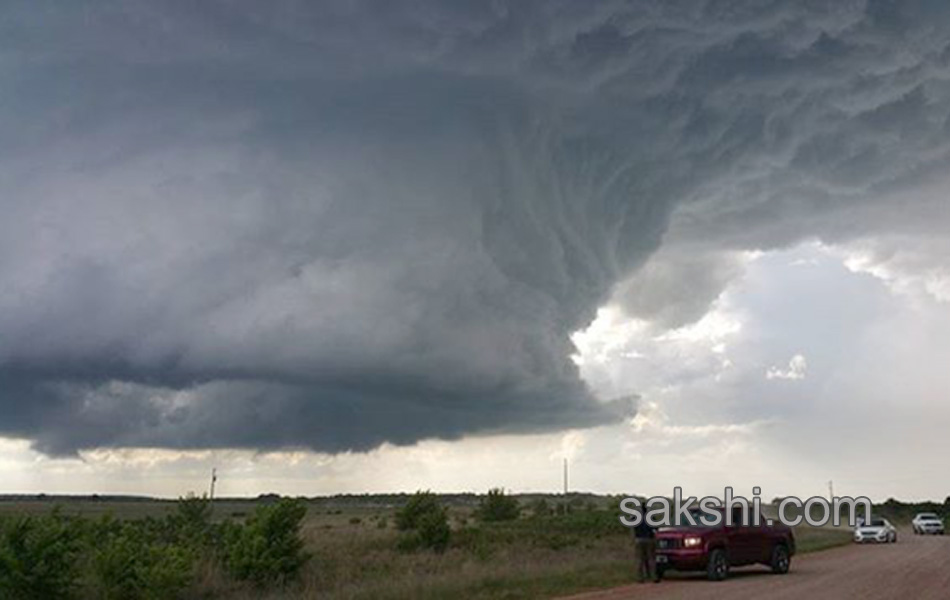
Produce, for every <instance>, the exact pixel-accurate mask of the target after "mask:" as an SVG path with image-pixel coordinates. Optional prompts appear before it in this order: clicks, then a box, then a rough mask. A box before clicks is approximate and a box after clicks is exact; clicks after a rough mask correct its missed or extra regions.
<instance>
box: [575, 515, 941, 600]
mask: <svg viewBox="0 0 950 600" xmlns="http://www.w3.org/2000/svg"><path fill="white" fill-rule="evenodd" d="M899 536H900V537H899V541H898V543H896V544H881V545H864V546H858V545H847V546H842V547H839V548H832V549H829V550H825V551H821V552H813V553H808V554H803V555H799V556H796V557H795V559H794V560H793V562H792V570H791V572H790V573H789V574H787V575H772V574H771V573H769V572H768V571H767V570H766V569H765V568H764V567H760V568H757V567H747V568H743V569H737V570H735V571H734V572H733V573H732V574H731V576H730V578H729V579H728V580H726V581H724V582H719V583H713V582H710V581H707V580H706V579H705V576H704V575H703V574H694V573H684V574H676V573H673V574H670V576H669V577H668V578H667V579H665V580H664V581H663V582H662V583H660V584H644V585H639V584H634V585H627V586H623V587H617V588H613V589H610V590H603V591H599V592H592V593H587V594H579V595H575V596H570V597H569V598H570V600H621V599H624V598H670V599H676V598H684V599H685V598H688V599H689V600H719V599H722V600H725V599H727V598H729V599H731V598H770V599H773V598H775V599H779V600H781V599H788V600H792V599H798V598H811V599H819V600H821V599H828V600H837V599H839V598H862V599H870V600H875V599H881V600H884V599H890V598H915V599H924V600H943V599H945V598H947V593H948V590H950V569H947V556H948V555H950V537H946V536H915V535H913V533H912V532H911V531H910V529H907V528H904V529H901V530H900V532H899Z"/></svg>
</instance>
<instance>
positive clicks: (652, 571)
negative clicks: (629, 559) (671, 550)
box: [633, 511, 660, 583]
mask: <svg viewBox="0 0 950 600" xmlns="http://www.w3.org/2000/svg"><path fill="white" fill-rule="evenodd" d="M640 514H641V517H642V518H641V519H640V523H638V524H637V526H636V527H634V528H633V538H634V549H635V551H636V564H637V581H639V582H640V583H646V582H647V581H650V580H653V581H655V582H659V581H660V577H659V574H658V572H657V570H656V528H655V527H653V526H652V525H650V524H649V523H647V519H646V515H644V514H643V511H641V512H640Z"/></svg>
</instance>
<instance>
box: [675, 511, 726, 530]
mask: <svg viewBox="0 0 950 600" xmlns="http://www.w3.org/2000/svg"><path fill="white" fill-rule="evenodd" d="M713 510H715V509H713ZM719 514H720V518H721V513H719ZM689 516H691V517H692V518H693V520H694V521H696V524H697V525H699V526H701V527H712V526H713V525H715V523H714V522H713V519H714V518H715V513H714V514H709V513H706V512H703V511H702V510H701V509H699V508H693V509H690V510H689ZM689 524H690V523H689V522H688V521H686V520H685V519H683V522H682V523H677V525H689Z"/></svg>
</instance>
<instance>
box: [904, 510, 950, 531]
mask: <svg viewBox="0 0 950 600" xmlns="http://www.w3.org/2000/svg"><path fill="white" fill-rule="evenodd" d="M910 523H911V525H913V526H914V533H915V534H917V535H926V534H939V535H943V519H941V518H940V517H939V516H937V514H936V513H920V514H918V515H917V516H916V517H914V520H913V521H911V522H910Z"/></svg>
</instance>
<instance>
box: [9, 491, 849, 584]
mask: <svg viewBox="0 0 950 600" xmlns="http://www.w3.org/2000/svg"><path fill="white" fill-rule="evenodd" d="M618 500H619V499H618V498H610V497H603V496H589V495H580V494H577V495H570V496H568V497H566V498H565V497H563V496H546V497H544V496H532V497H524V496H522V497H515V496H511V495H508V494H506V493H505V492H504V491H503V490H491V491H490V492H489V493H488V494H486V495H482V496H477V497H476V496H474V495H468V496H454V497H447V496H440V495H437V494H434V493H431V492H426V491H422V492H418V493H416V494H414V495H411V496H396V497H349V498H341V499H324V500H316V501H303V500H288V499H280V498H277V497H263V498H261V499H260V500H259V501H258V502H256V503H251V502H238V501H218V502H216V503H215V504H214V506H213V507H212V506H211V504H210V503H209V502H207V501H206V500H204V499H201V498H194V497H190V498H185V499H182V500H180V501H179V502H177V503H162V502H151V503H134V502H124V503H121V504H115V505H114V507H115V510H114V511H113V510H109V506H110V505H109V503H107V502H65V503H62V508H60V509H59V510H56V511H52V512H51V511H50V507H51V506H52V503H51V502H49V503H45V504H43V503H35V504H29V505H26V504H21V505H20V506H21V507H23V506H28V510H29V514H27V513H26V512H25V511H24V510H23V509H22V508H21V509H20V510H13V508H14V507H15V506H16V505H15V504H13V503H0V598H4V599H8V598H9V599H11V600H19V599H34V598H43V599H53V600H55V599H57V598H67V599H68V598H78V599H85V598H96V599H99V598H101V599H106V600H107V599H112V598H115V599H123V600H124V599H133V600H134V599H137V598H142V599H152V598H155V599H158V598H161V599H166V598H182V599H192V598H194V599H199V598H200V599H215V598H237V599H239V600H240V599H245V600H250V599H252V598H253V599H258V598H264V599H272V600H276V599H278V598H279V599H303V598H317V597H319V598H330V599H334V598H341V599H343V598H346V599H360V598H383V599H386V598H392V599H400V598H448V597H465V598H537V597H549V596H552V595H558V594H569V593H572V592H578V591H582V590H588V589H594V588H601V587H609V586H614V585H622V584H625V583H629V582H632V581H633V568H632V559H633V556H632V544H631V541H630V537H629V535H630V534H629V532H628V531H627V529H626V528H624V527H623V526H622V525H620V523H619V520H618V516H619V513H618V510H617V504H618ZM44 507H45V508H44ZM796 535H797V538H798V544H799V549H800V550H801V551H803V552H807V551H811V550H819V549H824V548H827V547H831V546H834V545H839V544H842V543H848V542H849V541H850V535H849V533H848V532H847V531H842V530H840V529H833V528H822V529H814V528H809V527H799V528H798V529H797V531H796Z"/></svg>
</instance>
